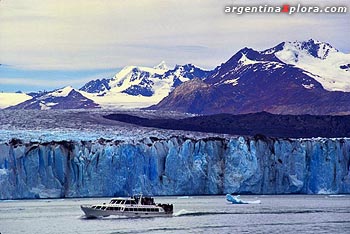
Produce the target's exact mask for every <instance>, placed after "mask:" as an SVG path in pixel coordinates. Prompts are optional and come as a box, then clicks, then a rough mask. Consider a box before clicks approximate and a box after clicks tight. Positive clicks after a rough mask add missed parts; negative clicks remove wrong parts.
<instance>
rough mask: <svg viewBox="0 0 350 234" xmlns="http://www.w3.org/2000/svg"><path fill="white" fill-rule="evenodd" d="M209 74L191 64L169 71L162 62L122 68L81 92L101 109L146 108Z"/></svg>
mask: <svg viewBox="0 0 350 234" xmlns="http://www.w3.org/2000/svg"><path fill="white" fill-rule="evenodd" d="M208 74H209V72H208V71H205V70H203V69H201V68H198V67H196V66H194V65H192V64H186V65H182V66H180V65H176V66H175V68H174V69H168V66H167V65H166V64H165V62H164V61H162V62H161V63H160V64H159V65H157V66H155V67H138V66H127V67H124V68H123V69H122V70H121V71H120V72H118V73H117V74H116V75H115V76H114V77H112V78H110V79H102V80H93V81H90V82H88V83H87V84H85V85H84V86H83V87H82V88H80V91H81V92H82V94H83V95H84V96H86V97H87V98H89V99H91V100H94V102H96V103H98V104H99V105H100V106H102V107H111V108H115V107H118V108H123V107H125V108H132V107H146V106H150V105H152V104H156V103H158V102H159V101H160V100H162V99H163V98H164V97H166V96H167V95H168V94H169V93H170V92H171V91H172V90H173V89H174V88H176V87H177V86H179V85H180V84H182V83H184V82H186V81H189V80H191V79H194V78H198V79H204V78H205V77H207V76H208Z"/></svg>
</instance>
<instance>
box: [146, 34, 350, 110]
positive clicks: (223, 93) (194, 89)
mask: <svg viewBox="0 0 350 234" xmlns="http://www.w3.org/2000/svg"><path fill="white" fill-rule="evenodd" d="M292 45H293V46H292ZM291 48H293V55H294V57H293V59H290V57H288V59H287V56H286V55H288V54H291V53H292V52H291ZM347 56H348V55H346V54H343V53H340V52H339V51H337V50H336V49H334V48H333V47H331V46H330V45H329V44H326V43H321V42H316V41H313V40H309V41H307V42H293V43H290V42H284V43H281V44H279V45H277V46H276V47H274V48H271V49H268V50H265V51H255V50H253V49H249V48H244V49H242V50H240V51H239V52H237V53H236V54H235V55H234V56H232V57H231V58H230V59H229V60H228V61H227V62H225V63H223V64H222V65H220V66H218V67H217V68H216V69H215V70H214V71H213V72H212V73H211V75H209V76H208V77H207V78H206V79H204V80H202V81H201V80H192V81H189V82H186V83H184V84H182V85H180V86H179V87H177V88H176V89H175V90H174V91H173V92H172V93H170V94H169V96H167V97H166V98H164V99H163V100H162V101H161V102H160V103H159V104H157V105H155V106H152V107H150V108H151V109H160V110H176V111H181V112H190V113H201V114H213V113H234V114H240V113H253V112H260V111H268V112H272V113H277V114H306V113H307V114H340V113H350V106H349V103H350V93H347V92H339V91H330V90H329V86H327V84H329V83H332V84H333V86H332V88H333V89H334V90H338V89H340V88H342V91H347V88H348V85H350V77H349V76H348V73H349V72H348V71H347V69H346V66H347V65H346V64H349V63H350V59H348V60H346V58H347ZM306 58H308V59H306ZM333 58H342V60H341V63H335V64H334V63H333V62H334V61H335V59H333ZM318 60H319V61H320V62H319V66H321V65H320V64H322V66H325V67H324V69H326V68H327V67H329V69H330V70H332V69H333V71H337V72H335V74H334V75H333V76H332V78H327V77H326V76H323V77H321V76H318V75H316V74H315V72H316V68H317V66H314V67H313V66H312V65H310V64H312V63H311V62H310V63H307V61H318ZM338 61H340V59H339V60H338ZM342 64H343V65H342ZM322 66H321V68H322V69H323V67H322ZM305 67H309V68H310V69H309V70H305V69H303V68H305ZM311 68H313V69H311ZM342 74H344V75H342ZM329 75H330V74H329ZM326 87H327V88H328V89H327V88H326ZM335 87H338V88H335ZM189 90H191V91H190V92H189ZM349 91H350V90H349Z"/></svg>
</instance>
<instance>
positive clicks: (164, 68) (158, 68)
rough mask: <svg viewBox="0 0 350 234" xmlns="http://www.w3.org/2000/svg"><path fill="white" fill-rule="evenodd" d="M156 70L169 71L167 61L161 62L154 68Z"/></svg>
mask: <svg viewBox="0 0 350 234" xmlns="http://www.w3.org/2000/svg"><path fill="white" fill-rule="evenodd" d="M154 69H157V70H169V68H168V66H167V65H166V63H165V61H161V62H160V63H159V64H158V65H157V66H155V67H154Z"/></svg>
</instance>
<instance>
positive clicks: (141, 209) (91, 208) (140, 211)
mask: <svg viewBox="0 0 350 234" xmlns="http://www.w3.org/2000/svg"><path fill="white" fill-rule="evenodd" d="M80 207H81V209H82V211H83V212H84V213H85V215H86V217H88V218H98V217H107V216H110V215H117V216H127V217H157V216H171V215H172V214H173V205H172V204H160V203H159V204H155V203H154V198H152V197H147V196H142V195H139V196H133V197H129V198H123V197H118V198H113V199H112V200H111V201H110V202H109V203H108V204H106V203H103V204H97V205H81V206H80Z"/></svg>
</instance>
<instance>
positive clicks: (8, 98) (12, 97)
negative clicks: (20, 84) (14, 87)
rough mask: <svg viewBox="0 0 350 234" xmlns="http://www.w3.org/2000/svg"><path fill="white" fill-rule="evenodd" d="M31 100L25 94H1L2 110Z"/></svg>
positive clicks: (0, 107) (0, 105)
mask: <svg viewBox="0 0 350 234" xmlns="http://www.w3.org/2000/svg"><path fill="white" fill-rule="evenodd" d="M31 98H32V97H31V96H30V95H29V94H25V93H0V109H4V108H7V107H9V106H14V105H17V104H19V103H22V102H24V101H27V100H29V99H31Z"/></svg>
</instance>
